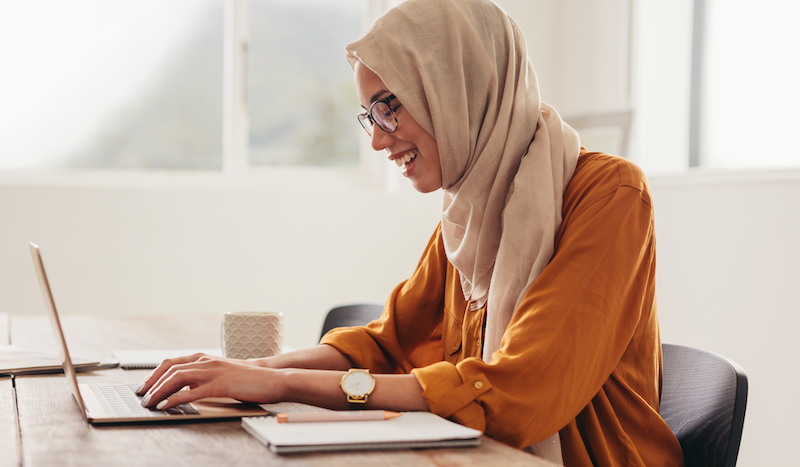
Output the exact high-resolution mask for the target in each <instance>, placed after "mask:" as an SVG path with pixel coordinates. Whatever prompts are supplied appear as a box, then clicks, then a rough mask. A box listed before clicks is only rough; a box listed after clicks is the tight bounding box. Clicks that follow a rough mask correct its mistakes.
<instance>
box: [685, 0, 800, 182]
mask: <svg viewBox="0 0 800 467" xmlns="http://www.w3.org/2000/svg"><path fill="white" fill-rule="evenodd" d="M698 1H705V24H704V27H705V30H704V40H705V43H704V47H705V50H704V60H703V64H702V69H703V81H702V92H701V96H702V97H701V101H700V102H701V109H702V118H701V120H700V122H699V123H700V125H701V126H700V131H699V138H700V145H699V149H700V157H699V159H700V160H699V165H701V166H703V167H712V168H781V167H799V166H800V146H798V145H796V144H793V143H792V141H793V139H794V135H795V134H797V132H798V128H800V112H798V109H799V108H800V52H798V45H800V28H798V27H797V24H796V23H797V18H798V17H800V3H798V2H796V1H787V0H761V1H758V2H755V3H754V2H752V1H745V0H698Z"/></svg>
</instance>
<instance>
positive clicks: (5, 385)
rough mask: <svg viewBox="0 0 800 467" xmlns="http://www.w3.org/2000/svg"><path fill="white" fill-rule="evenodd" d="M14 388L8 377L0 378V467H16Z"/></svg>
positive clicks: (17, 461) (16, 442) (17, 456)
mask: <svg viewBox="0 0 800 467" xmlns="http://www.w3.org/2000/svg"><path fill="white" fill-rule="evenodd" d="M17 448H18V438H17V419H16V410H15V405H14V387H13V382H12V379H11V377H10V376H5V377H0V467H7V466H8V467H11V466H17V465H18V463H19V450H18V449H17Z"/></svg>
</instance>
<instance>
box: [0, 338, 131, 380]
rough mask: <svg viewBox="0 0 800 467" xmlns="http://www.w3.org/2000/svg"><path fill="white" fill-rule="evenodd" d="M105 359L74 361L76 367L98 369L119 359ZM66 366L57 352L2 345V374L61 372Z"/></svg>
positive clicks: (0, 356)
mask: <svg viewBox="0 0 800 467" xmlns="http://www.w3.org/2000/svg"><path fill="white" fill-rule="evenodd" d="M105 363H106V362H105V359H103V361H101V359H88V358H75V359H73V361H72V364H73V366H74V367H75V368H76V369H79V368H82V369H97V368H101V367H103V366H117V361H116V360H113V361H109V362H108V365H105ZM63 369H64V367H63V366H62V364H61V357H60V356H59V355H58V354H57V353H55V352H44V351H41V350H35V349H28V348H25V347H20V346H18V345H0V375H35V374H43V373H60V372H61V371H63Z"/></svg>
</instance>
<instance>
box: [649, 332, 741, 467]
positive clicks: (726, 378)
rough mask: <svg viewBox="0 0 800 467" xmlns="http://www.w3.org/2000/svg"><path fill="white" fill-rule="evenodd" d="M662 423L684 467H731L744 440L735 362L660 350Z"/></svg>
mask: <svg viewBox="0 0 800 467" xmlns="http://www.w3.org/2000/svg"><path fill="white" fill-rule="evenodd" d="M662 349H663V355H664V369H663V377H662V388H661V405H660V412H661V417H662V418H663V419H664V420H665V421H666V422H667V425H669V427H670V429H671V430H672V432H673V433H675V436H676V437H677V438H678V441H680V443H681V448H682V449H683V456H684V459H685V461H686V467H733V466H735V465H736V458H737V456H738V455H739V443H740V442H741V440H742V428H743V427H744V412H745V406H746V405H747V375H745V372H744V370H743V369H742V367H740V366H739V365H738V364H736V362H734V361H732V360H729V359H727V358H725V357H722V356H720V355H716V354H713V353H711V352H706V351H703V350H698V349H694V348H691V347H684V346H680V345H671V344H663V345H662Z"/></svg>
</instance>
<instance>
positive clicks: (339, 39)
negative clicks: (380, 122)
mask: <svg viewBox="0 0 800 467" xmlns="http://www.w3.org/2000/svg"><path fill="white" fill-rule="evenodd" d="M361 8H362V3H361V2H359V1H353V0H251V1H249V2H248V1H245V0H69V1H63V0H31V1H26V2H3V3H2V4H0V57H3V73H0V102H2V103H3V104H2V106H0V128H2V129H3V131H0V169H9V168H11V169H45V170H47V169H63V168H67V169H76V168H91V169H145V170H150V169H158V170H194V171H196V170H206V171H208V170H210V171H219V170H221V169H223V168H224V167H225V166H226V165H230V164H231V162H229V161H228V160H226V159H225V158H224V157H223V155H224V154H226V152H229V151H228V150H227V149H226V146H231V145H233V146H235V145H236V144H238V143H237V138H238V139H242V138H244V139H245V140H246V141H245V143H244V147H248V146H249V151H248V150H247V149H245V150H244V151H238V152H237V153H235V154H234V155H233V157H234V158H236V157H238V158H240V159H245V161H244V162H242V161H241V160H240V161H239V162H238V164H239V165H240V166H244V167H245V168H246V167H248V166H276V165H323V166H354V165H357V163H358V152H359V151H358V145H359V133H358V130H359V127H358V124H357V122H356V119H355V114H356V113H357V112H358V102H357V100H356V98H355V91H354V88H353V84H352V74H351V71H350V69H349V66H348V65H347V63H346V61H345V60H344V46H345V44H346V43H347V42H349V41H351V40H353V39H355V38H356V37H358V34H359V33H360V31H361ZM232 14H236V15H238V16H237V17H239V18H240V21H238V22H236V21H227V23H226V18H228V16H229V15H232ZM242 16H243V17H244V21H242V20H241V17H242ZM226 24H227V25H228V26H231V25H233V26H234V29H235V30H234V31H231V30H229V29H228V28H227V27H226ZM248 29H249V31H248ZM248 33H249V34H248ZM228 35H234V36H235V37H237V38H239V39H242V40H241V41H239V42H237V43H236V44H234V45H233V47H238V46H240V45H241V46H242V47H239V48H237V49H236V50H237V54H239V55H238V56H237V60H232V61H228V60H226V59H225V57H226V54H227V53H229V51H226V50H225V47H226V44H229V43H230V42H227V39H226V37H227V36H228ZM236 66H239V68H236V69H231V67H236ZM231 87H235V90H234V91H230V89H229V88H231ZM237 93H238V94H237ZM234 95H236V96H240V97H242V99H244V102H243V103H242V101H240V100H237V97H236V96H234ZM226 96H234V97H230V98H228V97H226ZM237 103H240V104H242V105H240V108H239V110H241V109H244V111H245V115H244V117H245V118H244V119H243V120H241V119H240V120H236V123H238V124H239V125H244V130H243V133H242V132H241V131H240V132H239V133H235V132H234V133H228V136H225V135H226V132H225V131H224V128H226V125H227V124H228V123H226V120H230V119H234V120H235V119H236V116H237V115H238V114H237V109H233V110H231V109H230V107H232V106H236V105H237ZM248 122H249V123H248ZM239 130H241V128H240V129H239ZM242 135H243V136H242ZM228 137H230V138H233V140H230V139H226V138H228ZM247 141H249V145H248V144H247ZM248 152H249V154H250V155H249V157H247V153H248Z"/></svg>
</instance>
